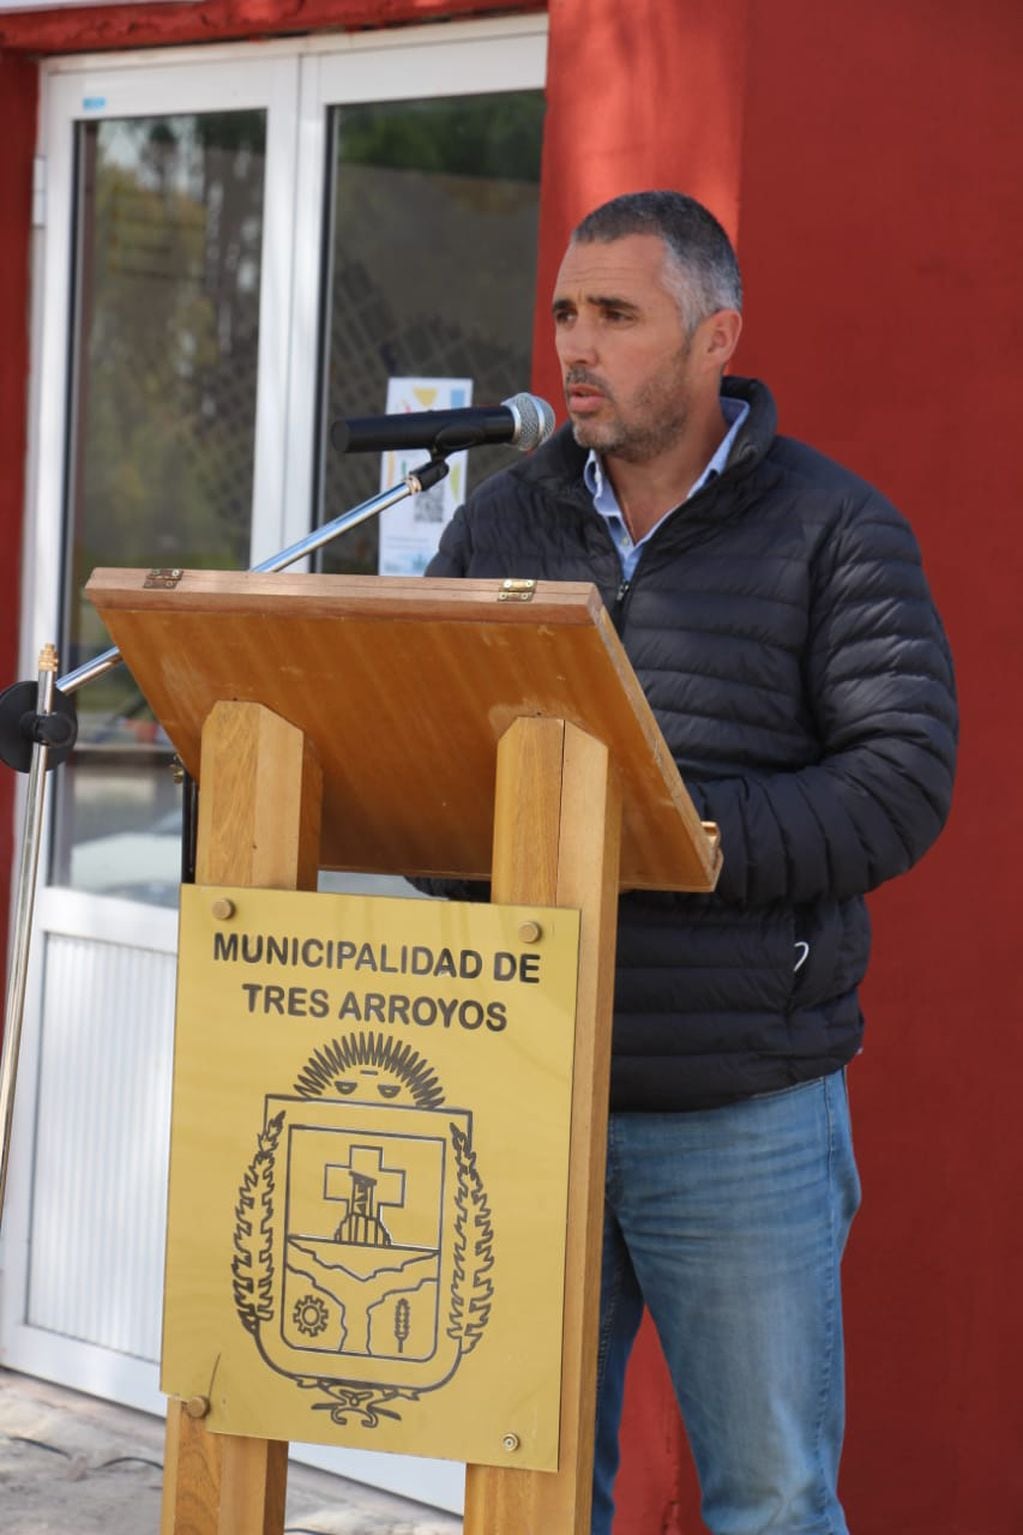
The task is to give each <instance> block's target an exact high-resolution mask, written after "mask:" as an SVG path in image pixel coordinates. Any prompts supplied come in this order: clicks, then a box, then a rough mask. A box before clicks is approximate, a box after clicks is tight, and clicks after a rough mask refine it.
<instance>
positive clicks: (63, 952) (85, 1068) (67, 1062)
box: [28, 935, 174, 1360]
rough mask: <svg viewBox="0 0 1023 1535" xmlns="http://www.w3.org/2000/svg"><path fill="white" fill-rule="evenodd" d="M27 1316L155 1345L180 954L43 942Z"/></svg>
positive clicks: (120, 1341)
mask: <svg viewBox="0 0 1023 1535" xmlns="http://www.w3.org/2000/svg"><path fill="white" fill-rule="evenodd" d="M45 975H46V980H45V990H44V997H43V1020H42V1049H41V1059H40V1070H39V1079H38V1080H39V1101H38V1109H37V1116H36V1151H35V1165H34V1178H33V1191H32V1219H31V1256H30V1262H29V1285H28V1322H29V1325H30V1326H34V1327H41V1328H46V1329H48V1330H50V1331H52V1332H56V1333H61V1334H64V1335H65V1336H67V1337H71V1338H76V1339H80V1340H82V1341H83V1342H88V1343H94V1344H98V1345H100V1346H102V1347H105V1348H109V1349H114V1350H116V1351H118V1352H120V1353H126V1354H129V1355H132V1356H134V1357H136V1358H141V1359H150V1360H155V1359H157V1358H158V1357H159V1351H160V1319H161V1303H162V1291H163V1246H164V1219H165V1204H166V1188H167V1146H168V1135H169V1125H170V1085H171V1059H172V1043H173V1007H174V959H173V958H172V957H171V956H169V955H164V954H156V953H153V952H151V951H147V950H139V949H137V948H129V947H127V946H124V945H120V944H110V943H96V942H93V941H91V940H88V939H83V938H67V937H60V936H53V935H51V936H50V938H49V939H48V941H47V946H46V972H45Z"/></svg>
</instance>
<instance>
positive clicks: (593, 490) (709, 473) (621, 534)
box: [583, 395, 749, 581]
mask: <svg viewBox="0 0 1023 1535" xmlns="http://www.w3.org/2000/svg"><path fill="white" fill-rule="evenodd" d="M721 414H722V415H723V416H724V418H725V420H726V421H727V422H728V431H727V432H726V433H725V435H724V436H723V437H722V439H721V441H720V442H719V443H718V445H717V449H716V450H715V452H714V455H713V457H712V458H711V460H710V462H709V463H708V464H707V467H706V468H705V469H704V471H703V473H702V474H701V475H700V478H699V479H698V480H697V481H696V482H695V484H693V485H691V486H690V488H689V493H688V495H687V496H686V497H685V501H688V500H689V499H690V497H692V496H695V495H696V492H697V491H698V490H702V489H703V487H704V486H705V485H706V484H707V482H708V481H709V480H712V479H713V478H714V477H715V475H719V474H721V473H722V472H723V471H724V468H725V465H726V464H727V463H728V455H729V453H731V451H732V445H733V443H734V442H735V439H736V437H737V436H738V435H739V431H740V429H741V427H742V423H743V422H744V421H745V419H746V417H747V416H748V415H749V405H748V404H747V402H746V401H745V400H735V399H732V398H730V397H729V396H728V395H722V396H721ZM583 479H584V481H585V483H586V489H587V490H588V491H589V493H590V495H591V496H592V497H593V505H594V508H595V510H596V511H598V512H599V513H600V515H601V516H602V517H603V519H604V521H605V522H606V523H607V530H608V532H609V533H610V535H611V541H612V543H613V544H614V546H615V548H616V549H617V550H618V558H619V559H620V560H621V562H622V575H623V577H624V578H625V580H626V581H631V580H632V577H633V576H634V574H635V572H636V566H637V565H638V564H639V557H640V555H641V554H642V552H643V546H644V544H647V543H649V542H650V540H651V539H652V538H653V536H654V534H655V533H656V532H657V529H658V528H659V527H660V526H661V524H662V523H663V522H666V521H667V519H668V518H669V517H671V516H673V515H674V513H675V512H676V511H677V509H678V508H677V507H672V509H671V511H668V512H665V514H664V516H663V517H662V518H661V519H660V521H659V522H656V523H655V524H654V526H653V527H652V528H651V529H650V531H649V533H645V534H644V535H643V537H642V538H641V539H640V540H639V542H638V543H635V544H634V543H633V542H632V535H631V533H630V532H629V530H628V528H627V527H626V526H625V518H624V517H623V516H622V509H621V507H620V506H619V505H618V497H617V496H616V495H615V492H614V486H613V485H612V484H611V479H610V476H609V475H607V474H605V473H604V465H603V464H602V462H601V460H600V457H599V455H598V454H597V453H596V451H595V450H594V449H592V448H591V449H590V456H589V458H588V459H587V460H586V465H585V467H584V469H583ZM679 504H680V505H684V504H685V502H684V501H683V502H680V503H679Z"/></svg>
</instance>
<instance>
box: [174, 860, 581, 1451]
mask: <svg viewBox="0 0 1023 1535" xmlns="http://www.w3.org/2000/svg"><path fill="white" fill-rule="evenodd" d="M578 945H579V917H578V913H576V912H573V911H564V910H560V909H559V910H550V909H542V908H535V909H534V908H520V907H499V906H485V905H473V904H464V903H454V902H451V903H449V902H432V901H418V900H405V901H403V900H390V899H386V900H385V899H380V898H365V897H354V896H341V895H314V894H302V893H291V892H277V891H268V890H247V889H230V890H223V889H219V888H218V889H211V888H210V887H208V886H201V887H200V886H192V887H186V888H185V889H183V890H182V906H181V944H180V958H179V967H178V1012H177V1032H176V1039H175V1060H174V1111H173V1122H172V1132H171V1177H170V1206H169V1212H168V1234H167V1284H166V1296H165V1306H164V1346H163V1377H162V1385H163V1389H164V1391H165V1392H167V1393H168V1394H169V1395H173V1396H182V1397H190V1396H196V1395H199V1396H205V1397H208V1398H209V1400H210V1403H211V1410H210V1414H209V1417H208V1419H207V1422H208V1425H209V1427H210V1428H211V1429H213V1430H214V1431H218V1432H222V1433H231V1434H251V1435H256V1436H258V1437H260V1438H265V1439H287V1440H305V1441H308V1440H314V1441H318V1442H321V1443H325V1444H342V1445H349V1446H353V1447H357V1448H360V1449H374V1450H391V1451H398V1452H401V1453H404V1454H415V1455H438V1456H444V1457H448V1458H451V1459H455V1460H464V1461H468V1462H471V1463H473V1464H492V1465H514V1466H520V1467H524V1468H531V1469H536V1470H553V1469H556V1467H557V1456H558V1415H559V1408H560V1372H561V1323H562V1304H563V1279H564V1256H565V1251H564V1250H565V1212H566V1204H567V1189H568V1145H569V1128H570V1126H569V1116H570V1104H571V1080H572V1056H573V1042H574V1031H575V994H576V969H577V960H578Z"/></svg>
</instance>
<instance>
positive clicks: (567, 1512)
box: [464, 719, 621, 1535]
mask: <svg viewBox="0 0 1023 1535" xmlns="http://www.w3.org/2000/svg"><path fill="white" fill-rule="evenodd" d="M620 840H621V796H620V793H619V789H618V785H617V781H616V778H615V775H614V771H613V767H612V764H611V761H610V754H609V752H608V750H607V748H606V747H605V746H604V745H603V744H602V743H601V742H600V741H596V740H594V739H593V737H592V736H588V735H586V734H585V732H583V731H581V730H579V729H577V728H576V727H575V726H574V725H570V724H566V723H565V722H564V721H561V720H550V719H519V720H516V721H515V723H514V724H513V725H512V726H511V728H510V729H509V730H508V731H507V733H506V734H505V735H504V737H503V738H502V740H501V743H500V746H499V749H498V765H497V805H496V812H495V821H494V872H493V899H494V900H495V901H497V902H499V903H501V904H510V905H530V904H534V903H535V904H536V905H543V906H569V907H576V908H578V910H579V911H580V913H581V929H580V953H579V989H578V1004H577V1011H576V1038H575V1067H574V1073H573V1099H572V1134H571V1167H570V1174H569V1191H568V1233H567V1249H566V1258H565V1328H564V1343H563V1347H562V1388H561V1389H562V1396H561V1432H560V1448H559V1469H558V1470H557V1472H545V1471H513V1470H505V1469H504V1468H503V1467H492V1466H470V1467H468V1469H467V1472H466V1496H465V1524H464V1530H465V1535H589V1530H590V1505H591V1497H592V1479H593V1425H594V1416H595V1404H596V1354H597V1321H598V1311H599V1305H600V1258H601V1247H602V1221H603V1208H604V1165H605V1160H606V1137H607V1096H608V1080H609V1074H610V1062H611V1006H612V999H613V990H614V950H615V934H616V930H617V917H618V856H619V845H620Z"/></svg>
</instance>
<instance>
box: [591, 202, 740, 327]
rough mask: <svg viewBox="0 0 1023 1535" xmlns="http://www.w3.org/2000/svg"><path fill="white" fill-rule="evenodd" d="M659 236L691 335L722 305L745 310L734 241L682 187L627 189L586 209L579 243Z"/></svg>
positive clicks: (669, 281) (667, 274) (670, 283)
mask: <svg viewBox="0 0 1023 1535" xmlns="http://www.w3.org/2000/svg"><path fill="white" fill-rule="evenodd" d="M626 235H656V236H657V237H658V238H659V239H661V240H663V241H664V244H665V246H666V248H667V261H666V263H665V280H666V282H667V284H668V286H669V288H670V289H671V290H672V292H673V293H674V295H675V298H676V300H677V301H678V306H679V310H680V312H681V315H682V324H683V326H684V328H685V331H686V334H687V335H690V336H691V335H692V333H693V331H694V330H695V329H696V327H697V326H698V325H699V324H700V322H701V320H705V319H706V318H707V316H708V315H711V314H714V313H715V312H716V311H717V310H718V309H737V310H739V311H740V313H741V311H742V277H741V275H740V273H739V263H738V261H737V260H736V258H735V251H734V250H733V249H732V242H731V241H730V240H729V238H728V236H727V235H726V234H725V231H724V229H723V228H722V227H721V225H720V224H719V223H718V221H717V219H716V218H715V217H714V215H713V213H711V212H709V211H708V209H706V208H705V207H704V206H703V204H702V203H698V202H697V201H696V199H695V197H687V196H686V195H685V193H684V192H670V191H669V192H626V193H625V194H624V195H623V196H621V197H614V198H612V200H611V201H610V202H608V203H602V204H601V206H600V207H599V208H594V210H593V212H592V213H588V214H587V215H586V217H585V218H584V219H583V221H582V223H581V224H579V225H577V227H576V228H575V229H574V230H573V231H572V242H573V244H577V245H589V244H593V243H600V244H606V243H608V242H609V241H611V240H622V239H624V238H625V236H626Z"/></svg>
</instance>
